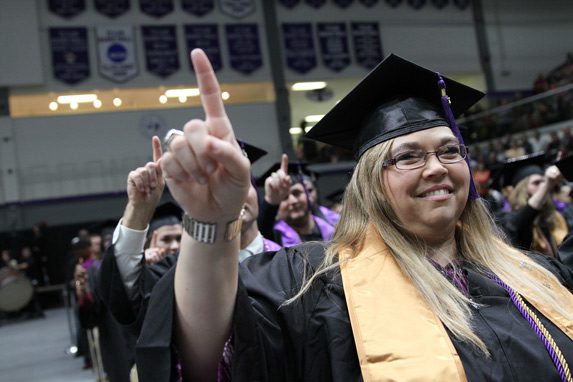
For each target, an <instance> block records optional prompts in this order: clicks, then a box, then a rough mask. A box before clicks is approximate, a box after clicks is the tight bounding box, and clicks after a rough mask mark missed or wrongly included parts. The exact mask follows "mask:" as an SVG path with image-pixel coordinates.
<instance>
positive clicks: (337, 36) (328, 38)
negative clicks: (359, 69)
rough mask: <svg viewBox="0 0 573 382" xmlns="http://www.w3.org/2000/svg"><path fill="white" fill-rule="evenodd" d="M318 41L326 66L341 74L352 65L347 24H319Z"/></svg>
mask: <svg viewBox="0 0 573 382" xmlns="http://www.w3.org/2000/svg"><path fill="white" fill-rule="evenodd" d="M317 28H318V31H317V33H318V41H319V42H320V53H321V55H322V62H323V63H324V66H326V67H327V68H329V69H331V70H333V71H335V72H340V71H341V70H342V69H344V68H346V67H347V66H348V65H350V53H349V51H348V38H347V34H346V24H345V23H318V24H317Z"/></svg>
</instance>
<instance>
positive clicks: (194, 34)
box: [185, 24, 223, 72]
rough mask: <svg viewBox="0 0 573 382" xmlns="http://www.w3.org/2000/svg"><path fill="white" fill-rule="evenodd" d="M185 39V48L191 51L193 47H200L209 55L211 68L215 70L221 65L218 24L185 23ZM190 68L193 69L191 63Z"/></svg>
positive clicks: (219, 68)
mask: <svg viewBox="0 0 573 382" xmlns="http://www.w3.org/2000/svg"><path fill="white" fill-rule="evenodd" d="M185 41H186V42H187V50H188V51H189V52H191V51H192V50H193V49H195V48H201V49H203V50H204V51H205V53H206V54H207V57H209V61H211V65H212V66H213V70H215V71H216V72H217V71H219V70H221V68H222V67H223V61H222V60H221V44H219V26H218V25H217V24H193V25H185ZM189 63H190V64H191V70H193V64H192V63H191V60H189Z"/></svg>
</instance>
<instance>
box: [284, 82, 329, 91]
mask: <svg viewBox="0 0 573 382" xmlns="http://www.w3.org/2000/svg"><path fill="white" fill-rule="evenodd" d="M325 87H326V82H324V81H314V82H296V83H294V84H293V85H292V86H291V90H292V91H295V92H303V91H308V90H319V89H324V88H325Z"/></svg>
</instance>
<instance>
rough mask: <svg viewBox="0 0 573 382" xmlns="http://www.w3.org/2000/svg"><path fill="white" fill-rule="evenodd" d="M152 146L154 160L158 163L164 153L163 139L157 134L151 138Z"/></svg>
mask: <svg viewBox="0 0 573 382" xmlns="http://www.w3.org/2000/svg"><path fill="white" fill-rule="evenodd" d="M151 148H152V150H153V161H154V162H155V163H157V161H158V160H159V158H161V155H162V154H163V152H162V150H161V140H160V139H159V137H157V136H153V138H151Z"/></svg>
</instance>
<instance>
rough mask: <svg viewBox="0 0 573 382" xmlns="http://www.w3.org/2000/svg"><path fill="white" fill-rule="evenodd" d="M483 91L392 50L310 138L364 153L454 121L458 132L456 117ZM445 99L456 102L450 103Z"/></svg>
mask: <svg viewBox="0 0 573 382" xmlns="http://www.w3.org/2000/svg"><path fill="white" fill-rule="evenodd" d="M440 79H443V82H439V81H440ZM445 89H447V96H449V100H448V98H447V96H445ZM443 96H444V97H443ZM483 96H484V94H483V93H482V92H480V91H478V90H476V89H473V88H470V87H468V86H466V85H463V84H461V83H459V82H456V81H454V80H451V79H449V78H446V77H443V76H440V75H439V74H438V73H436V72H434V71H432V70H428V69H426V68H423V67H421V66H418V65H416V64H414V63H413V62H410V61H407V60H405V59H403V58H401V57H398V56H396V55H394V54H391V55H390V56H388V57H387V58H386V59H385V60H384V61H382V62H381V63H380V64H379V65H378V66H377V67H376V68H374V69H373V70H372V71H371V72H370V73H369V74H368V75H367V76H366V77H365V78H364V79H363V80H362V81H361V82H360V83H359V84H358V85H357V86H356V87H355V88H354V89H352V90H351V91H350V93H348V94H347V95H346V96H345V97H344V98H343V99H342V100H341V101H340V102H338V103H337V104H336V105H335V106H334V107H333V108H332V109H331V110H330V111H329V112H328V113H327V114H326V115H325V116H324V117H323V118H322V119H321V120H320V121H319V122H318V123H317V124H316V125H314V127H313V128H312V129H311V130H310V131H309V132H308V133H307V134H306V137H308V138H312V139H315V140H318V141H321V142H324V143H328V144H330V145H333V146H337V147H342V148H345V149H350V150H352V151H353V152H354V154H355V156H356V157H357V158H359V157H360V156H361V155H362V154H363V153H364V152H365V151H366V150H368V149H369V148H371V147H373V146H375V145H377V144H379V143H382V142H384V141H387V140H389V139H392V138H395V137H398V136H401V135H405V134H410V133H413V132H416V131H420V130H424V129H429V128H432V127H437V126H450V127H451V128H452V130H454V133H455V134H456V136H458V135H459V131H458V132H456V131H455V130H458V129H457V125H456V126H455V127H454V126H452V124H455V117H458V116H459V115H460V114H462V113H463V112H465V111H466V110H467V109H468V108H469V107H471V106H472V105H473V104H475V103H476V102H478V101H479V100H480V99H481V98H482V97H483ZM442 98H444V99H445V103H446V104H449V101H451V105H447V106H445V105H444V102H443V101H442ZM446 107H447V109H449V110H445V108H446ZM448 113H451V114H452V115H451V116H450V115H448ZM458 138H460V137H459V136H458Z"/></svg>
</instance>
